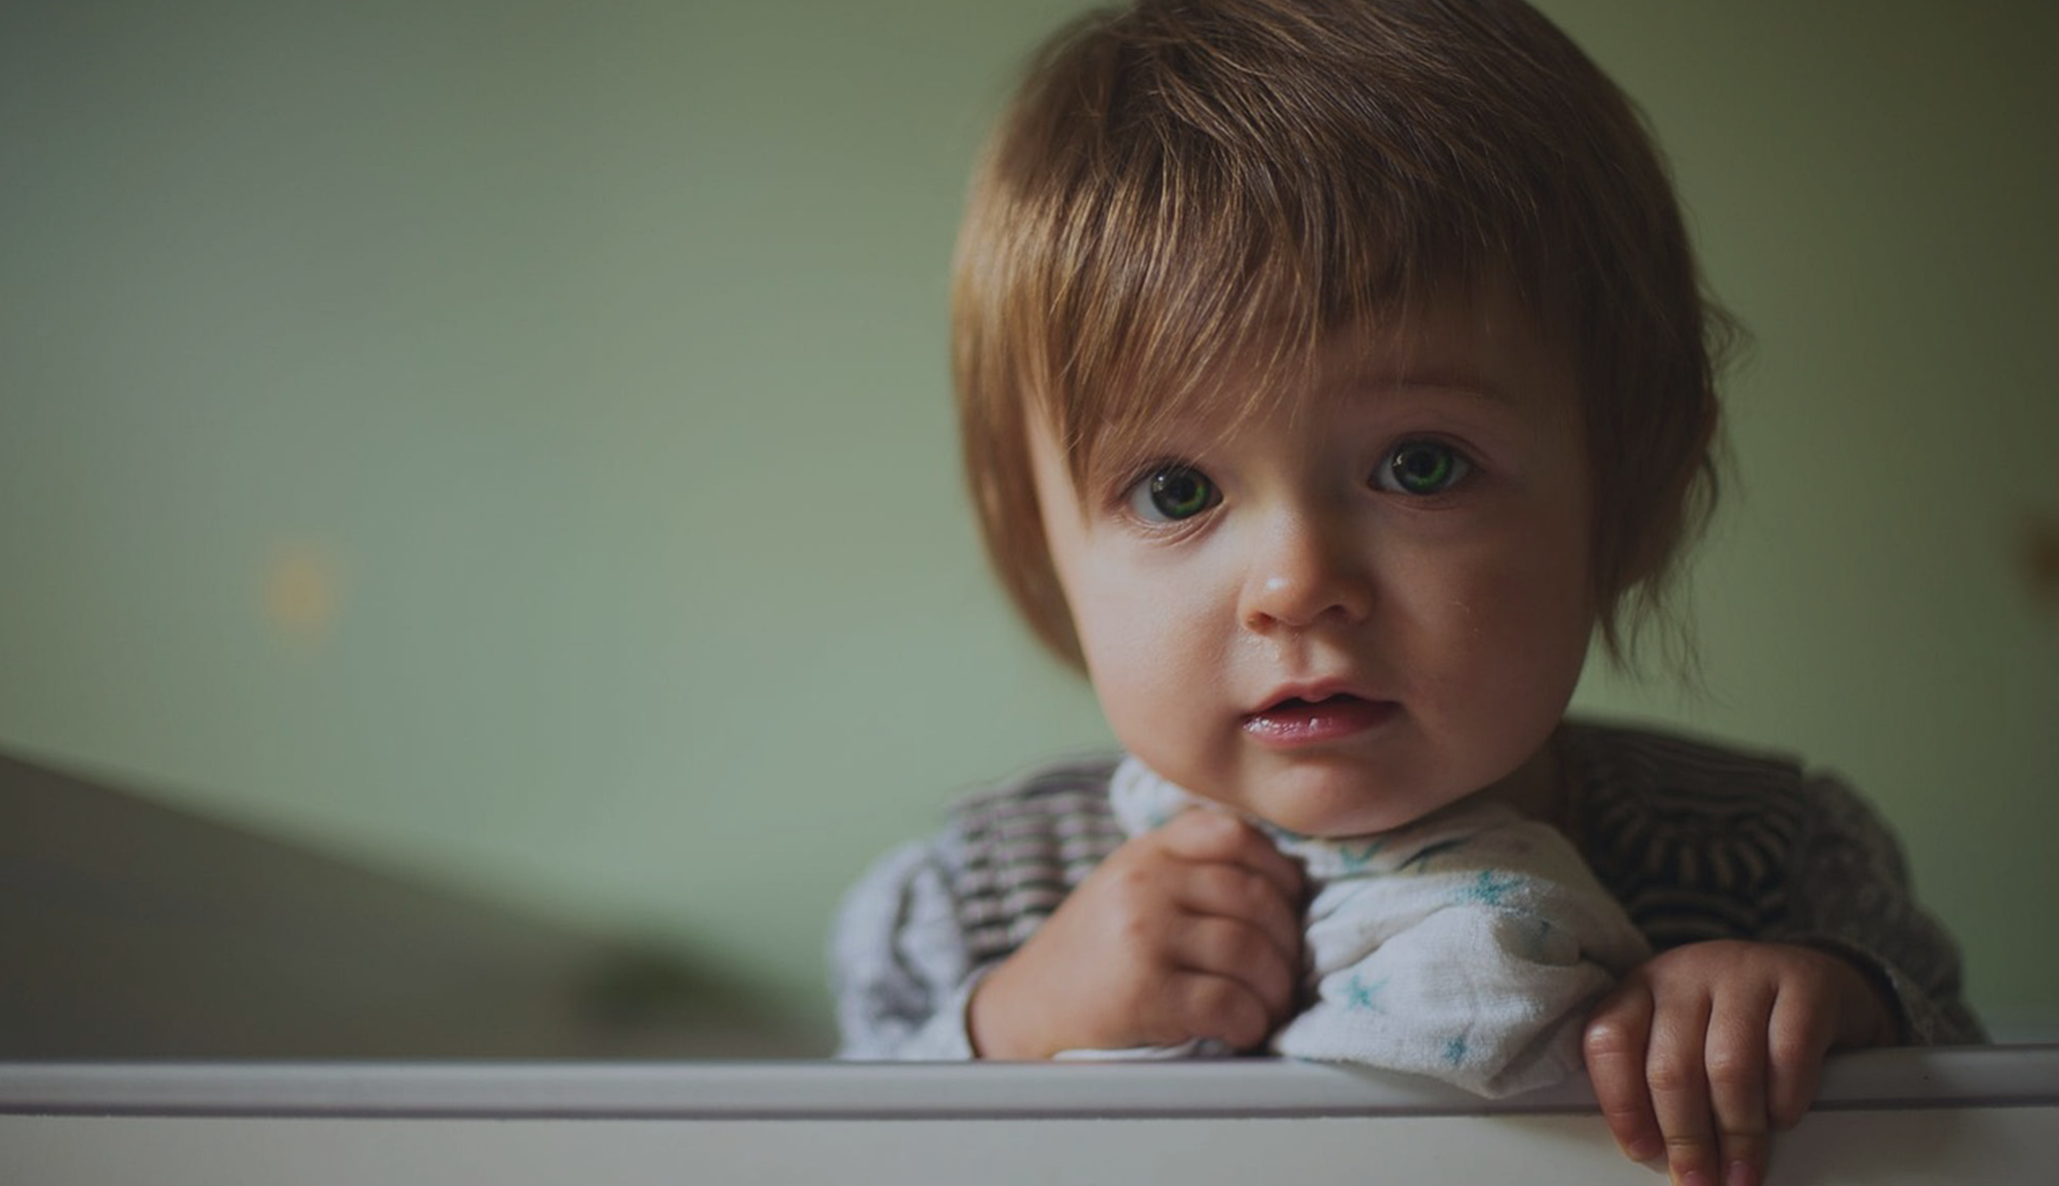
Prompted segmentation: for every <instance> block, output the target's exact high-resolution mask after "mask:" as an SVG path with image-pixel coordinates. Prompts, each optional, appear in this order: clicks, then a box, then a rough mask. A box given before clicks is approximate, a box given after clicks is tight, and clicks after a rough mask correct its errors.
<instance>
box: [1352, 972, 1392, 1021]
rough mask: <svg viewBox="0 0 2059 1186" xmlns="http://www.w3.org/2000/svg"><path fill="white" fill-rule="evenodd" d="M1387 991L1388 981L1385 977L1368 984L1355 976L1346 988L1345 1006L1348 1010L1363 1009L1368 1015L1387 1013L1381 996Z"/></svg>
mask: <svg viewBox="0 0 2059 1186" xmlns="http://www.w3.org/2000/svg"><path fill="white" fill-rule="evenodd" d="M1385 991H1387V981H1386V979H1385V978H1384V977H1383V978H1381V979H1379V980H1375V981H1373V982H1372V983H1371V984H1367V983H1366V982H1365V981H1364V980H1361V979H1360V978H1358V977H1357V976H1353V977H1352V978H1351V983H1349V984H1347V985H1345V986H1344V1004H1345V1005H1346V1007H1348V1008H1352V1009H1363V1010H1365V1011H1366V1012H1368V1013H1385V1012H1386V1011H1387V1010H1386V1007H1385V1006H1383V1005H1381V1004H1380V994H1382V993H1384V992H1385Z"/></svg>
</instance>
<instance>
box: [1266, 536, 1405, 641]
mask: <svg viewBox="0 0 2059 1186" xmlns="http://www.w3.org/2000/svg"><path fill="white" fill-rule="evenodd" d="M1362 553H1363V548H1362V546H1361V543H1360V541H1358V540H1356V539H1355V538H1353V532H1352V531H1351V530H1350V529H1349V527H1348V525H1347V524H1342V523H1334V522H1325V521H1323V520H1321V519H1318V518H1315V517H1311V516H1302V515H1296V516H1283V517H1281V518H1280V519H1279V520H1278V521H1276V522H1273V523H1269V524H1267V525H1266V528H1265V530H1264V532H1263V535H1262V538H1260V539H1259V540H1258V541H1256V547H1255V548H1254V555H1253V558H1252V564H1251V567H1250V570H1249V573H1248V575H1247V577H1246V580H1245V586H1244V592H1243V598H1242V604H1241V605H1240V607H1239V611H1240V617H1241V618H1242V620H1243V624H1244V628H1245V629H1247V630H1251V631H1254V632H1257V633H1268V632H1272V631H1278V630H1306V629H1309V628H1311V627H1315V626H1318V625H1321V624H1324V623H1329V622H1333V623H1335V624H1338V625H1345V624H1349V623H1353V622H1357V621H1360V620H1362V619H1363V618H1364V617H1365V616H1366V615H1367V614H1368V613H1370V612H1371V611H1372V602H1373V582H1372V574H1371V570H1370V566H1369V565H1368V564H1367V563H1366V562H1365V558H1364V556H1363V554H1362Z"/></svg>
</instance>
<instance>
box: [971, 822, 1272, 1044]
mask: <svg viewBox="0 0 2059 1186" xmlns="http://www.w3.org/2000/svg"><path fill="white" fill-rule="evenodd" d="M1301 895H1302V877H1301V870H1300V868H1299V867H1298V866H1296V865H1295V864H1294V862H1292V861H1290V860H1288V859H1287V858H1286V857H1284V856H1281V855H1280V853H1279V851H1278V850H1277V849H1275V848H1274V847H1273V846H1272V844H1271V843H1270V842H1268V841H1267V840H1266V839H1265V837H1264V836H1262V835H1260V834H1259V833H1258V832H1257V831H1256V830H1254V829H1253V828H1251V827H1250V826H1249V825H1246V824H1244V823H1242V822H1240V821H1238V820H1235V819H1232V818H1231V817H1229V816H1227V815H1224V814H1222V813H1221V812H1216V811H1206V810H1195V811H1187V812H1183V813H1181V814H1180V815H1178V816H1176V817H1174V818H1173V819H1172V821H1171V822H1169V823H1167V824H1166V825H1165V826H1164V827H1162V828H1159V829H1157V830H1156V831H1153V832H1148V833H1146V834H1144V835H1142V836H1138V837H1136V838H1135V839H1133V840H1130V841H1129V842H1128V843H1126V844H1124V845H1123V846H1122V847H1121V848H1118V849H1117V850H1115V852H1114V853H1113V854H1112V855H1110V856H1109V858H1108V859H1107V860H1106V861H1104V862H1102V864H1101V866H1100V867H1099V868H1098V869H1096V870H1094V872H1093V873H1091V874H1089V875H1088V876H1087V878H1086V879H1085V880H1084V881H1082V882H1081V883H1080V884H1079V886H1078V888H1076V889H1074V890H1073V892H1072V893H1071V895H1070V896H1068V897H1067V898H1066V899H1065V902H1064V903H1063V904H1062V905H1060V906H1059V908H1058V910H1057V911H1056V912H1055V913H1053V914H1052V915H1051V917H1050V918H1049V919H1047V920H1046V921H1045V922H1044V925H1043V926H1041V927H1039V928H1038V929H1037V932H1036V933H1035V934H1034V935H1032V936H1030V939H1029V941H1028V942H1027V943H1025V944H1023V946H1022V948H1021V949H1020V950H1018V951H1017V952H1016V953H1015V954H1014V955H1012V956H1010V957H1009V958H1008V959H1007V960H1006V961H1005V962H1003V963H1002V964H1001V966H1000V967H998V968H996V969H994V971H993V972H992V973H991V974H990V975H988V976H987V978H986V979H985V980H984V981H982V982H981V983H980V985H979V987H978V988H977V989H976V990H975V991H974V993H973V997H972V1002H971V1004H970V1006H969V1007H968V1010H967V1018H966V1022H967V1028H968V1030H969V1032H970V1034H971V1037H972V1043H973V1049H974V1050H976V1051H977V1052H978V1053H979V1056H980V1057H982V1058H1017V1059H1021V1058H1049V1057H1050V1056H1051V1055H1053V1054H1056V1053H1058V1052H1059V1051H1061V1050H1072V1049H1097V1050H1113V1049H1122V1048H1126V1047H1132V1046H1167V1045H1173V1044H1176V1043H1180V1042H1185V1041H1187V1040H1188V1039H1191V1038H1216V1039H1220V1040H1221V1041H1223V1042H1225V1043H1227V1044H1228V1045H1230V1046H1232V1047H1234V1048H1236V1049H1239V1050H1243V1049H1249V1048H1251V1047H1254V1046H1257V1045H1258V1044H1259V1043H1260V1042H1263V1041H1264V1040H1265V1039H1266V1036H1267V1035H1268V1034H1270V1033H1272V1031H1273V1030H1274V1028H1276V1027H1277V1026H1278V1025H1279V1024H1280V1023H1281V1022H1282V1021H1284V1020H1286V1018H1287V1017H1288V1016H1289V1015H1290V1014H1291V1013H1292V1012H1293V1010H1294V1007H1295V1004H1296V994H1297V991H1298V986H1299V984H1300V972H1301V904H1302V903H1301Z"/></svg>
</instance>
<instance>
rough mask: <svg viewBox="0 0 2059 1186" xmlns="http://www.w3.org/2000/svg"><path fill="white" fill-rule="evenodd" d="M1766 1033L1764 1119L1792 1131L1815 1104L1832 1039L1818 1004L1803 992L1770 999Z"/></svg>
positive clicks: (1833, 1037)
mask: <svg viewBox="0 0 2059 1186" xmlns="http://www.w3.org/2000/svg"><path fill="white" fill-rule="evenodd" d="M1766 1033H1767V1047H1768V1054H1769V1061H1770V1065H1769V1066H1768V1068H1767V1079H1768V1083H1767V1099H1766V1107H1767V1112H1768V1119H1769V1120H1770V1121H1771V1122H1772V1123H1773V1125H1774V1126H1775V1127H1777V1128H1793V1127H1794V1126H1795V1125H1796V1124H1799V1123H1800V1122H1801V1119H1802V1117H1803V1116H1804V1115H1805V1114H1807V1112H1808V1111H1809V1105H1811V1104H1813V1103H1815V1102H1816V1089H1817V1087H1818V1086H1819V1085H1820V1084H1821V1082H1822V1077H1823V1056H1824V1054H1826V1053H1827V1052H1828V1051H1829V1050H1830V1047H1831V1045H1832V1043H1833V1040H1834V1039H1835V1037H1836V1035H1835V1034H1834V1033H1833V1032H1832V1031H1831V1027H1830V1025H1829V1024H1828V1022H1827V1020H1826V1018H1825V1016H1824V1008H1823V1006H1822V1003H1821V1002H1818V1001H1813V1000H1811V999H1810V997H1809V995H1808V994H1807V993H1805V992H1782V993H1781V994H1780V995H1779V996H1778V997H1776V998H1775V999H1774V1002H1773V1016H1772V1018H1771V1019H1770V1020H1769V1021H1768V1022H1767V1025H1766Z"/></svg>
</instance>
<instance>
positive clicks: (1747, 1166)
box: [1723, 1161, 1759, 1186]
mask: <svg viewBox="0 0 2059 1186" xmlns="http://www.w3.org/2000/svg"><path fill="white" fill-rule="evenodd" d="M1723 1186H1759V1171H1758V1170H1757V1169H1756V1168H1755V1167H1754V1166H1753V1165H1752V1163H1751V1162H1749V1161H1733V1162H1731V1163H1730V1172H1729V1173H1728V1174H1726V1175H1725V1176H1724V1178H1723Z"/></svg>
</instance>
